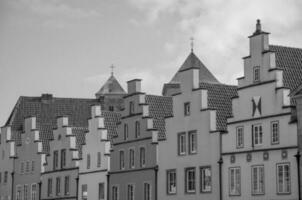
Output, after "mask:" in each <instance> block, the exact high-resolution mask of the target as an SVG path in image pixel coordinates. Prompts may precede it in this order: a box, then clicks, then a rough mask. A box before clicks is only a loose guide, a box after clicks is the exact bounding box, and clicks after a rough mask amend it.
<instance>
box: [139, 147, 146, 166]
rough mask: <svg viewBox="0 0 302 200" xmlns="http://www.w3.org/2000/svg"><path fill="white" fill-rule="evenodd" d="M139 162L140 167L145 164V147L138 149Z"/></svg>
mask: <svg viewBox="0 0 302 200" xmlns="http://www.w3.org/2000/svg"><path fill="white" fill-rule="evenodd" d="M139 164H140V166H141V167H144V166H145V165H146V149H145V147H141V148H140V149H139Z"/></svg>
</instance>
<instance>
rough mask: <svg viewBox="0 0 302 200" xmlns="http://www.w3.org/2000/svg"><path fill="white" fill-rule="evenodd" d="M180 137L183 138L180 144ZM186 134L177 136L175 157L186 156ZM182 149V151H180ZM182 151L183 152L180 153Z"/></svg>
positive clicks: (182, 133) (181, 133)
mask: <svg viewBox="0 0 302 200" xmlns="http://www.w3.org/2000/svg"><path fill="white" fill-rule="evenodd" d="M181 137H183V141H182V143H181ZM186 139H187V137H186V132H180V133H178V134H177V155H179V156H184V155H186V154H187V141H186ZM182 147H183V149H182ZM181 150H183V151H181Z"/></svg>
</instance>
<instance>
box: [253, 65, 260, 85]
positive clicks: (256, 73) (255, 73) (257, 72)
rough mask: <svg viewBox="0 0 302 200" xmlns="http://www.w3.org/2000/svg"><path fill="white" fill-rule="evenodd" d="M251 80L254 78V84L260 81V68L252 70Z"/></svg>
mask: <svg viewBox="0 0 302 200" xmlns="http://www.w3.org/2000/svg"><path fill="white" fill-rule="evenodd" d="M253 76H254V77H253V78H254V82H259V81H260V67H259V66H256V67H254V69H253Z"/></svg>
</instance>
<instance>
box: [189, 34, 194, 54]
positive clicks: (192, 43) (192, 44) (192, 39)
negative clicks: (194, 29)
mask: <svg viewBox="0 0 302 200" xmlns="http://www.w3.org/2000/svg"><path fill="white" fill-rule="evenodd" d="M190 40H191V52H193V49H194V37H191V38H190Z"/></svg>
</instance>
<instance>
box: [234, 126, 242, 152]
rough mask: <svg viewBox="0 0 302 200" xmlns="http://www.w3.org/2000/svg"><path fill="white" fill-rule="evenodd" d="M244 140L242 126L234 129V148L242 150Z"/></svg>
mask: <svg viewBox="0 0 302 200" xmlns="http://www.w3.org/2000/svg"><path fill="white" fill-rule="evenodd" d="M243 146H244V139H243V126H240V127H237V128H236V147H237V148H243Z"/></svg>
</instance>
